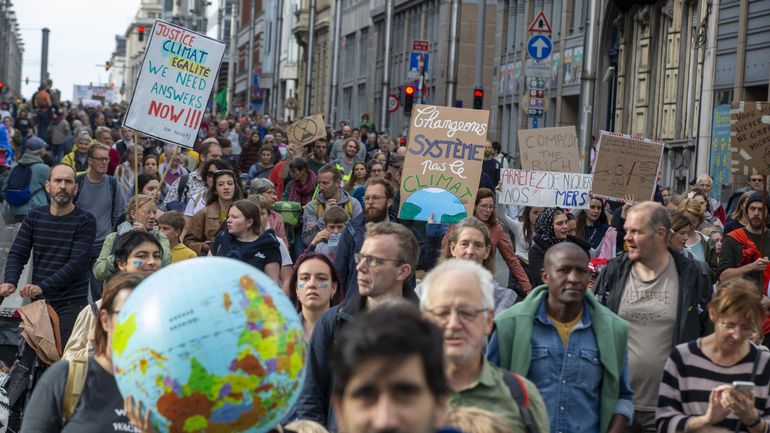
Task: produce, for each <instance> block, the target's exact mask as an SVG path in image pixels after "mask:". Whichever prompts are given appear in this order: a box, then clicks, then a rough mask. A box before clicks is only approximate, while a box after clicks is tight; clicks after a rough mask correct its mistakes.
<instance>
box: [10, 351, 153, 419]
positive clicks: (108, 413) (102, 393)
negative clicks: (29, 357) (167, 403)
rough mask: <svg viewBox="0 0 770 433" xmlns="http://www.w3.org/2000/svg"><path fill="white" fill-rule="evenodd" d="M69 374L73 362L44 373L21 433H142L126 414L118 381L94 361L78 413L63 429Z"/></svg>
mask: <svg viewBox="0 0 770 433" xmlns="http://www.w3.org/2000/svg"><path fill="white" fill-rule="evenodd" d="M68 371H69V362H68V361H59V362H57V363H56V364H54V365H52V366H51V367H50V368H49V369H48V370H46V372H45V373H43V376H42V377H41V378H40V381H38V383H37V385H36V386H35V390H34V391H33V392H32V397H31V398H30V401H29V403H28V404H27V408H26V410H25V411H24V419H23V420H22V423H21V433H48V432H52V433H53V432H57V433H58V432H61V433H107V432H136V433H138V432H139V430H137V429H136V428H134V427H133V426H132V425H131V423H129V421H128V417H126V415H125V414H124V412H123V397H122V396H121V395H120V391H118V384H117V383H116V382H115V377H114V376H113V375H112V374H110V373H109V372H108V371H106V370H105V369H104V368H102V366H101V365H99V364H98V363H97V362H96V361H95V360H94V358H92V357H91V358H88V373H87V374H88V375H87V377H86V383H85V386H84V387H83V394H82V395H81V396H80V399H79V400H78V404H77V407H76V408H75V413H74V414H73V415H72V418H70V419H69V420H68V421H67V424H65V425H62V403H63V400H64V388H65V386H66V385H67V372H68Z"/></svg>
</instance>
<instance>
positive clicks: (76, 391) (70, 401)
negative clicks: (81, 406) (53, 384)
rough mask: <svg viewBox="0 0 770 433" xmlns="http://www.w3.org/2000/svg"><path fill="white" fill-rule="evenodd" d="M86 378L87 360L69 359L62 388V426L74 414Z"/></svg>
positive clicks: (81, 358)
mask: <svg viewBox="0 0 770 433" xmlns="http://www.w3.org/2000/svg"><path fill="white" fill-rule="evenodd" d="M86 376H88V358H87V357H79V358H74V359H70V360H69V370H67V383H66V385H65V386H64V396H63V397H62V411H61V413H62V421H63V423H64V424H66V423H67V421H68V420H69V419H70V418H72V415H74V414H75V409H76V408H77V407H78V402H79V401H80V396H81V395H82V394H83V388H85V386H86Z"/></svg>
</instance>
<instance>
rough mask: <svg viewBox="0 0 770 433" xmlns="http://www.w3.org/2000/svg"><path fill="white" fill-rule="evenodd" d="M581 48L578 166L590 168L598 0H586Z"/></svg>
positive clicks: (584, 170)
mask: <svg viewBox="0 0 770 433" xmlns="http://www.w3.org/2000/svg"><path fill="white" fill-rule="evenodd" d="M585 32H586V34H585V39H584V42H583V46H584V47H585V48H583V49H584V50H585V54H584V55H583V75H582V77H581V80H580V113H579V116H580V131H579V134H580V168H581V170H582V172H583V173H588V172H589V171H590V170H591V164H590V163H591V161H590V160H591V158H590V155H591V144H592V143H591V135H592V133H593V130H594V128H593V125H594V89H595V88H596V70H597V69H598V63H599V55H598V54H599V47H598V46H597V45H598V43H599V37H598V36H599V0H588V16H587V17H586V30H585Z"/></svg>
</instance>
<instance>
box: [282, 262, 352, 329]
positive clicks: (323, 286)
mask: <svg viewBox="0 0 770 433" xmlns="http://www.w3.org/2000/svg"><path fill="white" fill-rule="evenodd" d="M289 297H290V299H291V301H292V303H293V304H294V306H295V307H296V308H297V311H298V312H299V315H300V320H302V326H303V328H304V330H305V342H308V341H309V340H310V336H311V335H313V327H314V326H315V324H316V322H317V321H318V319H319V318H320V317H321V315H322V314H323V313H324V311H326V310H328V309H329V308H330V307H332V306H333V305H336V304H337V303H339V302H340V301H341V300H342V291H341V290H339V276H338V275H337V270H336V269H334V264H332V262H331V260H329V258H328V257H326V256H325V255H323V254H315V253H310V254H303V255H302V256H300V257H299V259H297V264H295V265H294V273H293V274H292V276H291V280H289Z"/></svg>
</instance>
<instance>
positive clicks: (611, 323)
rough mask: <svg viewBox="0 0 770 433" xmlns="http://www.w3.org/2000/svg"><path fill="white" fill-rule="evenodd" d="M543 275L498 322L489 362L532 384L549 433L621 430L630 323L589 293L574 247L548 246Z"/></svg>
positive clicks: (627, 409)
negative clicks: (545, 413)
mask: <svg viewBox="0 0 770 433" xmlns="http://www.w3.org/2000/svg"><path fill="white" fill-rule="evenodd" d="M541 274H542V278H543V281H544V282H545V285H543V286H540V287H537V288H535V289H534V290H532V292H530V293H529V295H527V298H526V299H525V300H524V301H522V302H521V303H519V304H517V305H514V306H513V307H511V308H510V309H509V310H507V311H505V312H503V313H502V314H500V315H499V316H497V317H496V318H495V327H496V334H495V337H494V338H493V340H492V342H491V344H490V350H489V352H490V358H492V359H495V360H497V361H499V364H500V366H501V367H502V368H504V369H510V370H511V371H513V372H515V373H518V374H521V375H524V376H526V377H527V378H529V379H530V380H531V381H532V382H534V383H535V385H537V388H538V389H539V390H540V393H541V394H542V396H543V398H544V399H545V401H546V406H547V409H548V415H549V418H550V420H551V432H554V433H555V432H561V431H564V432H567V431H584V432H602V433H604V432H616V433H620V432H623V431H625V429H626V427H627V425H628V424H629V422H630V420H631V418H632V416H633V413H634V406H633V403H632V401H631V399H632V396H633V392H632V391H631V388H630V386H629V384H628V364H627V361H626V345H627V343H626V342H627V338H628V329H629V325H628V323H627V322H626V321H624V320H622V319H620V318H618V316H616V315H615V314H613V313H611V312H610V311H609V310H608V309H607V308H606V307H604V306H602V305H600V304H599V303H598V302H597V300H596V298H594V296H593V295H588V296H586V293H587V289H588V279H589V275H590V274H589V271H588V256H587V255H586V253H585V251H583V249H582V248H580V247H579V246H577V245H575V244H573V243H569V242H565V243H561V244H556V245H554V246H553V247H551V248H550V249H549V250H548V252H546V254H545V261H544V264H543V270H542V271H541ZM667 351H668V350H667ZM661 368H662V365H661ZM657 380H658V381H660V376H657ZM653 421H654V417H653ZM653 425H654V424H653Z"/></svg>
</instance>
